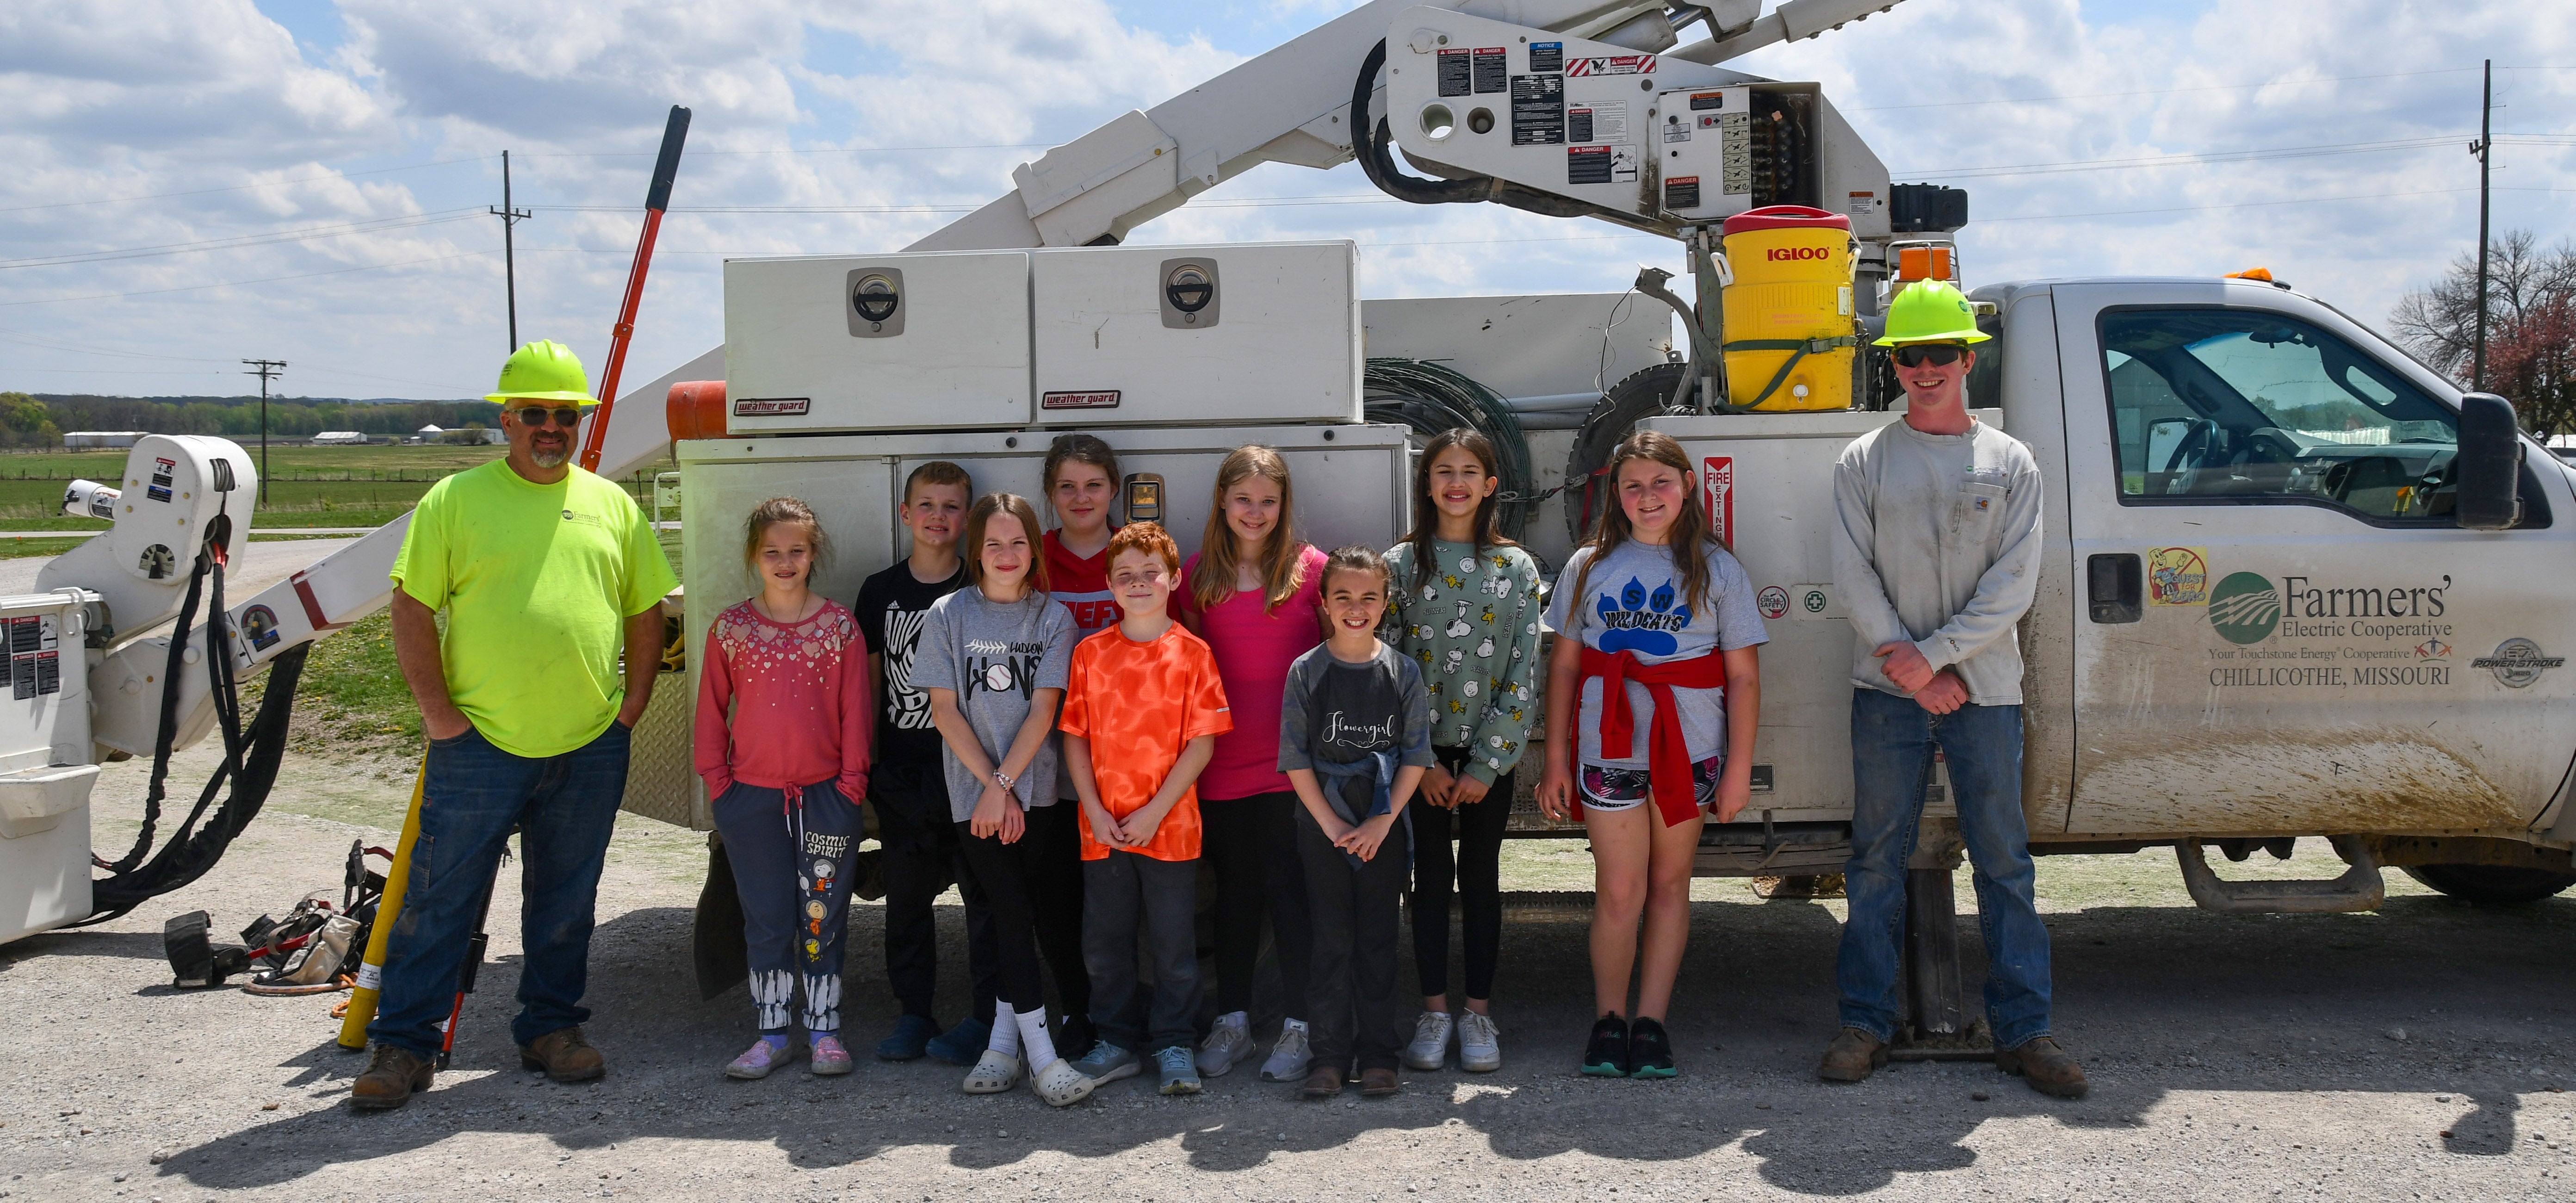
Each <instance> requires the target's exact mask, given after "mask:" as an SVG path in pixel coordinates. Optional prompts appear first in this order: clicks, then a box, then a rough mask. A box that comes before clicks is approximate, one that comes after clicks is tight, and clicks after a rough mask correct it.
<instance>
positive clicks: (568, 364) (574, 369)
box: [483, 339, 594, 404]
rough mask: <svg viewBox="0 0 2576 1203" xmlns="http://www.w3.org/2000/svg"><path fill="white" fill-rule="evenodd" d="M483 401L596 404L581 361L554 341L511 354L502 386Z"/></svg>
mask: <svg viewBox="0 0 2576 1203" xmlns="http://www.w3.org/2000/svg"><path fill="white" fill-rule="evenodd" d="M483 399H484V400H486V401H494V402H500V403H504V404H506V403H508V402H510V401H512V400H528V401H571V402H574V403H576V404H593V403H594V399H593V398H592V397H591V395H590V374H589V373H587V372H584V371H582V370H581V357H580V356H578V355H575V354H573V353H572V348H570V347H567V346H565V345H563V344H562V343H559V342H556V341H554V340H553V339H546V340H544V341H542V342H533V343H529V344H528V345H526V346H524V347H521V348H519V349H518V350H516V351H513V352H511V353H510V361H509V362H508V363H505V364H502V365H501V383H500V384H499V386H497V387H496V388H494V389H493V390H492V391H491V392H489V393H486V394H484V397H483Z"/></svg>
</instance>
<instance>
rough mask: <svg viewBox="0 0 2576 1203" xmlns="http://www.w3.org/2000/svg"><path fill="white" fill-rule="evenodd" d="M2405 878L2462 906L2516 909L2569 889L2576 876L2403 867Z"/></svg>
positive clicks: (2552, 871)
mask: <svg viewBox="0 0 2576 1203" xmlns="http://www.w3.org/2000/svg"><path fill="white" fill-rule="evenodd" d="M2405 869H2406V875H2407V876H2408V877H2412V878H2414V879H2415V880H2417V881H2419V882H2422V883H2424V884H2425V885H2427V886H2430V887H2432V888H2433V889H2436V890H2439V891H2441V892H2442V893H2444V894H2447V895H2449V896H2451V897H2453V898H2457V899H2459V900H2461V901H2462V902H2474V903H2480V904H2483V905H2487V906H2516V905H2520V904H2522V903H2528V902H2538V901H2540V900H2541V899H2543V898H2547V897H2550V896H2551V895H2553V894H2556V893H2558V892H2560V891H2562V890H2565V889H2566V888H2567V887H2569V886H2576V873H2561V872H2558V871H2557V870H2555V869H2526V868H2518V867H2514V866H2507V865H2407V866H2405Z"/></svg>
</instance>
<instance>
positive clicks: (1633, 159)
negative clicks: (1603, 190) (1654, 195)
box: [1565, 144, 1638, 184]
mask: <svg viewBox="0 0 2576 1203" xmlns="http://www.w3.org/2000/svg"><path fill="white" fill-rule="evenodd" d="M1637 163H1638V155H1637V148H1636V147H1635V146H1633V145H1624V144H1623V145H1619V146H1569V147H1566V148H1565V182H1566V183H1568V184H1633V183H1636V182H1637Z"/></svg>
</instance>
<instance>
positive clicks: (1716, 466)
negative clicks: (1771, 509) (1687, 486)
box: [1700, 455, 1735, 547]
mask: <svg viewBox="0 0 2576 1203" xmlns="http://www.w3.org/2000/svg"><path fill="white" fill-rule="evenodd" d="M1700 488H1701V490H1702V491H1704V492H1705V493H1707V495H1708V525H1709V529H1710V530H1712V531H1714V532H1716V534H1717V537H1718V539H1719V541H1721V542H1723V543H1725V544H1726V545H1727V546H1729V547H1733V546H1735V457H1734V456H1731V455H1712V456H1709V457H1707V458H1705V459H1702V460H1701V461H1700Z"/></svg>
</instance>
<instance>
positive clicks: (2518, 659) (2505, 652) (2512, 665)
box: [2469, 635, 2567, 689]
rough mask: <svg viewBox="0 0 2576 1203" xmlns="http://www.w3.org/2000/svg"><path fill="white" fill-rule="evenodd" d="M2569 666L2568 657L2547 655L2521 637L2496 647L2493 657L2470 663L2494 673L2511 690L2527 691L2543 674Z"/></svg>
mask: <svg viewBox="0 0 2576 1203" xmlns="http://www.w3.org/2000/svg"><path fill="white" fill-rule="evenodd" d="M2566 664H2567V657H2565V656H2550V655H2544V654H2542V652H2541V650H2540V645H2539V644H2537V643H2533V642H2532V641H2530V640H2528V639H2525V638H2523V637H2521V636H2519V635H2517V636H2515V637H2513V638H2511V639H2507V640H2505V641H2504V642H2502V643H2499V644H2497V645H2496V650H2495V654H2494V655H2492V656H2480V657H2478V658H2477V659H2475V660H2471V661H2469V667H2471V668H2489V669H2494V670H2495V678H2496V680H2498V681H2501V682H2503V683H2504V684H2505V687H2506V688H2508V689H2527V688H2529V687H2530V686H2531V683H2532V682H2534V681H2537V680H2539V679H2540V674H2541V673H2542V672H2543V671H2545V670H2548V669H2552V668H2564V667H2566Z"/></svg>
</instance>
